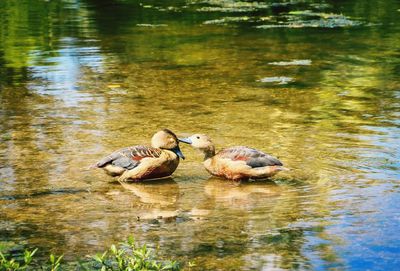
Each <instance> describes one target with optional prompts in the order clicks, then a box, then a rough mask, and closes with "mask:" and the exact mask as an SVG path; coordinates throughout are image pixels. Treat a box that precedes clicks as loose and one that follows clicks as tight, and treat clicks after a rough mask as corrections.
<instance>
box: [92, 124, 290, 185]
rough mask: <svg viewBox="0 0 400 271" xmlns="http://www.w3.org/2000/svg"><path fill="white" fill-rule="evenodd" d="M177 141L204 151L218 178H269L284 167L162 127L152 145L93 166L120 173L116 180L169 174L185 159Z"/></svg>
mask: <svg viewBox="0 0 400 271" xmlns="http://www.w3.org/2000/svg"><path fill="white" fill-rule="evenodd" d="M179 142H183V143H187V144H190V145H191V146H192V147H194V148H196V149H198V150H200V151H202V152H203V154H204V161H203V164H204V167H205V168H206V170H207V171H208V172H209V173H210V174H212V175H214V176H217V177H222V178H226V179H230V180H236V181H239V180H248V179H250V178H252V179H262V178H268V177H271V176H273V175H275V174H276V173H278V172H279V171H282V170H286V168H284V167H283V165H282V163H281V162H280V161H279V160H278V159H277V158H275V157H273V156H271V155H268V154H266V153H263V152H261V151H258V150H255V149H251V148H248V147H244V146H236V147H230V148H226V149H223V150H221V151H219V152H218V153H216V152H215V146H214V144H213V142H212V141H211V139H210V138H209V137H208V136H206V135H204V134H195V135H192V136H190V137H188V138H179V139H178V137H177V136H176V135H175V134H174V133H173V132H172V131H170V130H168V129H164V130H161V131H159V132H157V133H155V134H154V136H153V137H152V139H151V147H148V146H141V145H138V146H132V147H127V148H124V149H121V150H118V151H116V152H113V153H112V154H110V155H108V156H106V157H104V158H103V159H101V160H100V161H98V162H97V163H96V164H94V165H93V166H92V168H93V167H94V168H102V169H104V170H105V171H106V172H107V173H108V174H109V175H112V176H120V177H119V179H118V180H119V181H128V180H132V181H143V180H150V179H158V178H164V177H168V176H170V175H171V174H172V173H173V172H174V171H175V170H176V168H177V167H178V164H179V158H182V159H185V157H184V155H183V153H182V152H181V150H180V149H179Z"/></svg>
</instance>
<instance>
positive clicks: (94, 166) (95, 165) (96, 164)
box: [86, 163, 99, 170]
mask: <svg viewBox="0 0 400 271" xmlns="http://www.w3.org/2000/svg"><path fill="white" fill-rule="evenodd" d="M98 167H99V165H98V163H94V164H93V165H90V166H88V167H87V168H86V170H91V169H94V168H98Z"/></svg>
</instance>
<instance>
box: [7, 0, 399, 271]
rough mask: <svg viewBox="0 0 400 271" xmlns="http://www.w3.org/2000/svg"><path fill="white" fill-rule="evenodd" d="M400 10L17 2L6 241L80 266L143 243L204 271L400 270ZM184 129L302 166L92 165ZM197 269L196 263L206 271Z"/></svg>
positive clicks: (344, 5)
mask: <svg viewBox="0 0 400 271" xmlns="http://www.w3.org/2000/svg"><path fill="white" fill-rule="evenodd" d="M399 10H400V5H399V3H398V1H395V0H388V1H383V0H382V1H378V0H375V1H374V0H372V1H362V0H358V1H357V0H354V1H323V2H319V1H290V2H282V3H275V2H273V1H266V2H258V3H257V2H247V1H243V2H238V1H228V0H227V1H213V0H210V1H143V2H142V3H140V2H138V1H99V0H96V1H94V0H93V1H91V0H86V1H84V0H82V1H78V0H69V1H49V2H46V1H39V0H37V1H33V0H32V1H28V0H25V1H18V2H15V1H11V0H5V1H1V3H0V14H1V15H0V41H1V42H0V88H1V91H0V180H1V181H0V204H1V208H0V241H1V243H2V244H4V245H6V246H7V247H10V248H15V247H16V248H17V249H21V248H33V247H39V248H40V251H41V252H42V255H46V254H47V253H48V252H49V251H53V252H55V253H58V254H61V253H63V254H65V258H66V259H67V260H71V261H73V260H75V259H76V257H77V256H82V255H86V254H93V253H95V252H98V251H101V250H103V249H104V248H105V247H107V246H109V245H110V244H112V243H116V242H119V241H121V240H123V239H125V238H126V237H127V236H129V235H134V236H135V237H136V238H137V239H138V240H139V241H141V242H146V243H149V244H150V246H152V247H156V246H160V253H162V254H163V255H165V256H168V257H174V258H177V259H179V260H181V261H183V262H187V261H189V260H191V261H195V262H196V263H197V269H198V270H286V269H291V270H293V269H294V270H296V269H299V270H305V269H312V270H345V269H352V270H366V269H370V270H394V269H396V268H398V266H399V264H400V257H399V256H400V255H399V254H400V245H399V242H400V237H399V235H398V232H399V228H400V227H399V220H400V214H399V209H398V203H399V200H400V189H399V184H398V181H399V179H400V178H399V177H400V175H399V168H400V163H399V159H400V136H399V134H400V129H399V127H400V121H399V116H400V113H399V107H400V92H399V90H400V80H399V79H400V75H399V74H400V73H399V72H400V58H399V56H400V49H399V41H400V34H399V33H400V21H399V15H400V12H399ZM164 127H168V128H170V129H172V130H173V131H175V132H176V133H177V134H178V135H180V136H187V135H190V134H192V133H195V132H202V133H206V134H208V135H210V136H211V137H212V138H213V139H214V141H215V142H216V144H217V147H223V146H232V145H248V146H252V147H255V148H258V149H261V150H264V151H265V152H268V153H271V154H273V155H276V156H278V157H279V158H280V159H281V160H282V162H283V163H284V164H285V166H287V167H289V168H291V169H292V171H290V172H286V173H284V174H283V173H282V174H280V175H277V176H276V177H275V178H274V179H273V180H272V181H268V182H253V183H243V184H233V183H230V182H226V181H222V180H219V179H216V178H211V177H210V176H209V175H208V174H207V173H206V171H205V170H204V169H203V168H202V165H201V164H200V161H201V155H200V154H199V153H197V152H196V151H194V150H192V149H190V148H189V147H188V146H186V145H185V146H182V150H183V152H184V153H185V155H186V157H187V159H186V160H185V161H183V162H182V163H181V164H180V166H179V168H178V169H177V171H176V172H175V174H174V176H173V178H172V179H170V180H164V181H162V182H156V183H148V184H127V185H124V186H121V185H120V184H116V183H113V182H112V181H113V179H112V178H111V177H108V176H106V175H105V174H104V173H103V172H101V171H100V170H99V171H89V170H87V167H88V166H89V165H90V164H92V163H93V162H95V161H96V160H97V159H99V158H101V157H102V156H104V155H106V154H108V153H110V152H111V151H113V150H115V149H118V148H120V147H123V146H129V145H134V144H147V143H148V142H149V138H150V137H151V135H152V134H153V133H154V132H155V131H157V130H158V129H160V128H164ZM195 269H196V268H195Z"/></svg>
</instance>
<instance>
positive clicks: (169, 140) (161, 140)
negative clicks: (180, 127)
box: [151, 129, 185, 159]
mask: <svg viewBox="0 0 400 271" xmlns="http://www.w3.org/2000/svg"><path fill="white" fill-rule="evenodd" d="M151 146H152V147H153V148H159V149H165V150H170V151H173V152H174V153H175V154H176V155H178V156H179V157H180V158H182V159H185V156H184V155H183V153H182V152H181V150H180V149H179V141H178V138H177V137H176V135H175V134H174V133H173V132H172V131H171V130H168V129H163V130H161V131H158V132H157V133H155V134H154V135H153V137H152V138H151Z"/></svg>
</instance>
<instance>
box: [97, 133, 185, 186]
mask: <svg viewBox="0 0 400 271" xmlns="http://www.w3.org/2000/svg"><path fill="white" fill-rule="evenodd" d="M179 157H180V158H182V159H185V157H184V156H183V154H182V152H181V150H180V149H179V141H178V138H177V137H176V135H175V134H174V133H173V132H171V131H170V130H168V129H164V130H161V131H159V132H157V133H155V134H154V136H153V137H152V139H151V147H148V146H141V145H138V146H131V147H126V148H123V149H120V150H118V151H115V152H113V153H111V154H110V155H108V156H106V157H104V158H103V159H101V160H100V161H99V162H97V163H96V164H94V165H93V166H92V168H103V169H104V170H105V171H106V173H108V174H109V175H111V176H119V175H120V177H119V179H118V180H119V181H127V180H132V181H141V180H149V179H159V178H164V177H168V176H170V175H171V174H172V173H173V172H174V171H175V169H176V168H177V167H178V164H179Z"/></svg>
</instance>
